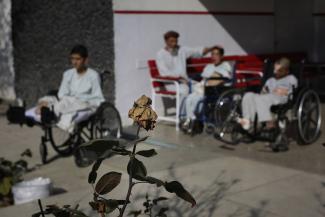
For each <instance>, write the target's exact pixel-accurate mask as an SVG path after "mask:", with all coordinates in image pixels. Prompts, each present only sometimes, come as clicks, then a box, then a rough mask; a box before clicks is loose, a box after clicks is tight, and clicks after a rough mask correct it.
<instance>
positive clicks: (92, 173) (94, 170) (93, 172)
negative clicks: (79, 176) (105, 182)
mask: <svg viewBox="0 0 325 217" xmlns="http://www.w3.org/2000/svg"><path fill="white" fill-rule="evenodd" d="M102 161H103V159H98V160H97V161H96V162H95V163H94V165H93V167H92V169H91V171H90V173H89V175H88V183H89V184H94V183H95V181H96V179H97V170H98V169H99V167H100V165H101V163H102Z"/></svg>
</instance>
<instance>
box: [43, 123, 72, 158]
mask: <svg viewBox="0 0 325 217" xmlns="http://www.w3.org/2000/svg"><path fill="white" fill-rule="evenodd" d="M47 131H48V136H49V141H50V143H51V145H52V147H53V149H54V150H55V151H56V152H57V153H59V154H60V155H61V156H69V155H71V154H72V152H73V149H74V144H75V143H76V141H75V140H76V138H75V136H73V135H71V134H69V133H68V132H67V131H64V130H62V129H60V128H58V127H50V128H48V129H47Z"/></svg>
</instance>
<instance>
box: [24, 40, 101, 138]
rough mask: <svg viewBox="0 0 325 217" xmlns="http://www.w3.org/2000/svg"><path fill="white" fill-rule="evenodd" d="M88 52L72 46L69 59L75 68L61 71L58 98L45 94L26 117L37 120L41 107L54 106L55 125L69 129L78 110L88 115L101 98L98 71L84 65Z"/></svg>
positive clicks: (72, 127)
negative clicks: (61, 76)
mask: <svg viewBox="0 0 325 217" xmlns="http://www.w3.org/2000/svg"><path fill="white" fill-rule="evenodd" d="M87 57H88V52H87V49H86V48H85V47H84V46H82V45H77V46H75V47H74V48H73V49H72V51H71V53H70V58H71V62H72V65H73V66H74V68H72V69H69V70H67V71H65V72H64V74H63V79H62V82H61V85H60V89H59V92H58V98H56V97H54V96H45V97H42V98H41V99H39V103H38V106H37V107H36V108H33V109H30V110H28V111H27V112H26V116H29V117H33V118H34V119H36V120H38V121H39V120H40V113H41V108H42V107H48V108H50V109H52V108H53V110H54V112H55V114H56V116H57V117H59V121H58V123H57V126H58V127H60V128H61V129H63V130H66V131H69V132H72V131H73V129H74V120H75V119H76V118H77V114H78V113H82V111H83V114H84V115H85V116H87V114H91V113H92V112H94V111H95V110H96V108H97V107H98V106H99V105H100V104H101V103H102V102H103V101H104V97H103V93H102V90H101V86H100V78H99V75H98V73H97V72H96V71H95V70H93V69H91V68H88V67H86V62H87ZM81 118H82V117H81Z"/></svg>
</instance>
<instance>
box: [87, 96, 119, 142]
mask: <svg viewBox="0 0 325 217" xmlns="http://www.w3.org/2000/svg"><path fill="white" fill-rule="evenodd" d="M92 124H93V126H92V134H93V138H94V139H98V138H105V137H106V138H120V137H121V135H122V122H121V117H120V113H119V112H118V110H117V109H116V108H115V106H114V105H112V104H111V103H109V102H105V103H103V104H102V105H101V106H100V107H99V109H98V112H97V113H96V116H95V118H94V120H93V122H92Z"/></svg>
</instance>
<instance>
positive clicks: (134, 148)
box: [119, 126, 140, 217]
mask: <svg viewBox="0 0 325 217" xmlns="http://www.w3.org/2000/svg"><path fill="white" fill-rule="evenodd" d="M139 133H140V126H138V130H137V138H139ZM136 148H137V144H136V143H134V144H133V151H132V155H131V156H130V166H131V168H132V166H133V165H132V164H133V163H132V160H133V158H134V155H135V151H136ZM133 186H134V183H133V174H132V169H131V170H130V174H129V188H128V192H127V194H126V198H125V203H124V205H123V207H122V209H121V211H120V215H119V217H123V214H124V212H125V209H126V206H127V205H128V203H129V200H130V196H131V192H132V188H133Z"/></svg>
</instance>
